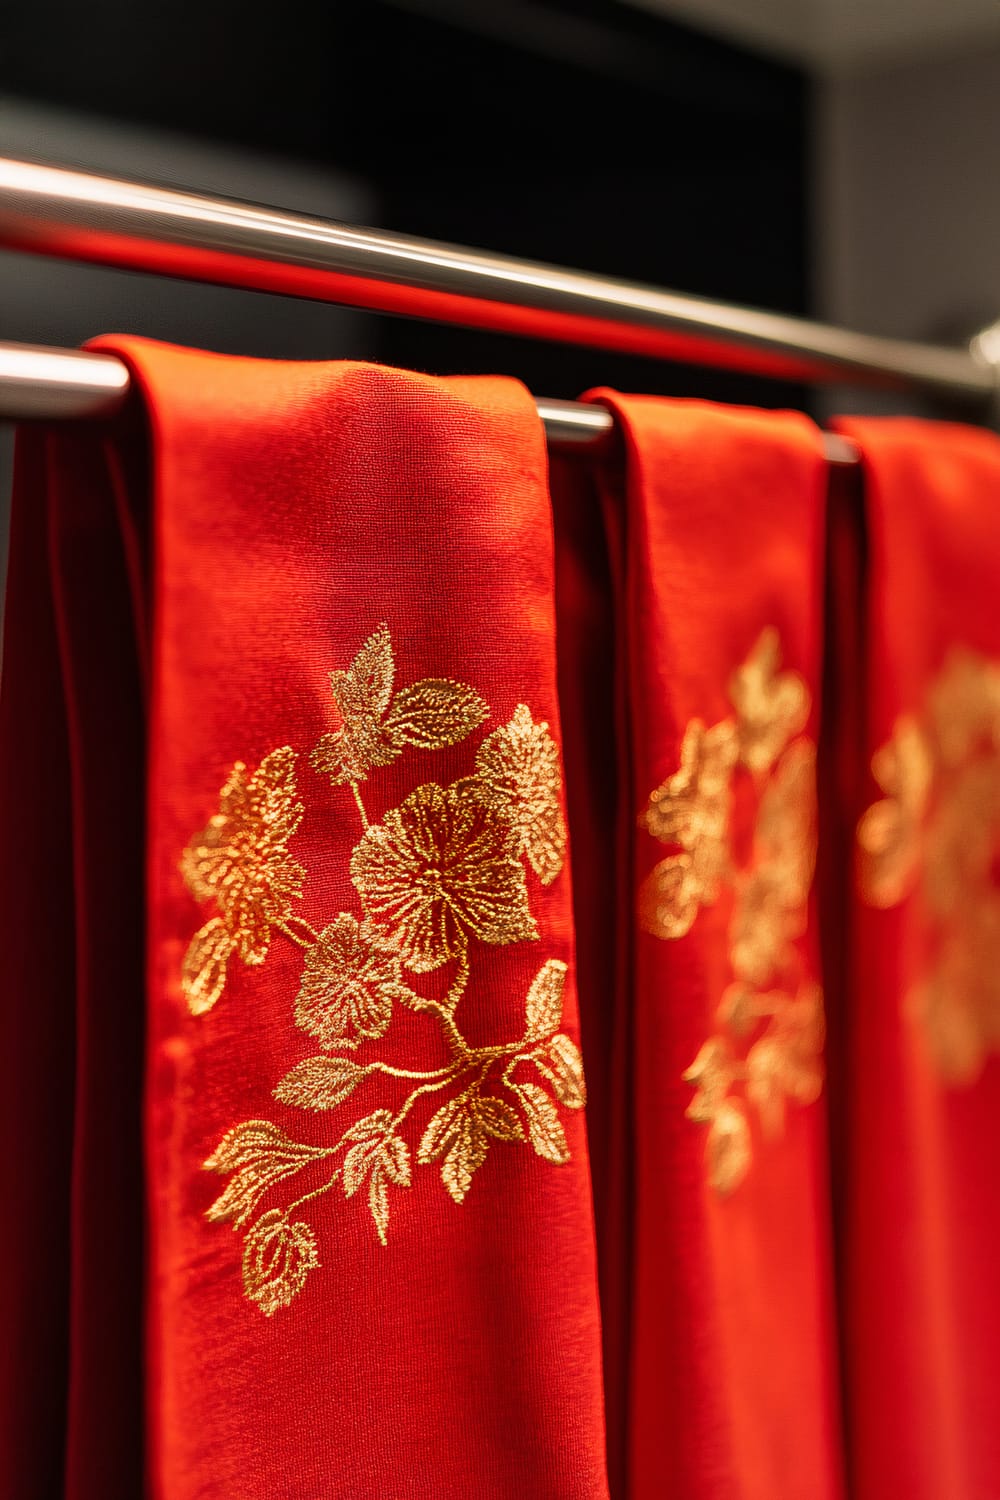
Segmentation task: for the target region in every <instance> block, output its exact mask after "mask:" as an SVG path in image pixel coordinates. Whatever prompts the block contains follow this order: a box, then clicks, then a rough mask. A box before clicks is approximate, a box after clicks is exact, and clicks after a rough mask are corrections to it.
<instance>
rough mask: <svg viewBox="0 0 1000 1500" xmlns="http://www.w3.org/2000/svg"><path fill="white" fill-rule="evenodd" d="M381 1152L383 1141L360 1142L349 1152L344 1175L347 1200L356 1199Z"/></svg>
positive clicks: (345, 1159)
mask: <svg viewBox="0 0 1000 1500" xmlns="http://www.w3.org/2000/svg"><path fill="white" fill-rule="evenodd" d="M380 1150H381V1141H379V1140H377V1139H376V1140H367V1141H360V1142H359V1143H358V1145H356V1146H352V1147H351V1149H350V1151H348V1153H347V1155H346V1156H345V1157H344V1168H343V1174H342V1180H343V1184H344V1197H345V1198H353V1197H354V1194H355V1193H356V1192H357V1190H358V1188H359V1187H360V1186H361V1184H362V1183H363V1182H364V1180H365V1178H366V1177H367V1176H368V1173H369V1172H370V1171H371V1170H372V1168H373V1167H374V1165H375V1163H376V1162H377V1160H378V1157H379V1151H380Z"/></svg>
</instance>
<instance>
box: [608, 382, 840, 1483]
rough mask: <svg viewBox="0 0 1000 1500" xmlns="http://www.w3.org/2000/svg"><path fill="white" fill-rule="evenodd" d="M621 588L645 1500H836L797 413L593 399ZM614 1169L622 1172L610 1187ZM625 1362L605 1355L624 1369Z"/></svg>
mask: <svg viewBox="0 0 1000 1500" xmlns="http://www.w3.org/2000/svg"><path fill="white" fill-rule="evenodd" d="M589 399H591V400H597V401H601V402H603V403H604V404H606V405H608V406H610V408H611V409H612V411H613V412H614V414H615V416H616V419H617V422H618V424H619V427H620V429H621V432H622V436H623V442H624V449H625V459H624V473H623V477H622V474H621V471H617V472H616V471H615V470H613V469H612V468H611V467H610V466H609V468H608V470H607V473H606V475H605V479H604V492H605V507H606V514H607V520H608V528H609V536H610V539H611V551H612V556H613V557H614V559H615V563H616V570H617V573H618V585H617V592H618V598H619V621H618V630H619V634H620V637H621V639H622V641H623V648H622V655H621V658H620V662H621V670H622V671H623V673H624V678H623V680H622V682H621V683H620V704H621V707H620V713H621V714H622V715H624V717H625V720H626V724H625V728H624V732H623V734H622V743H623V745H625V746H627V747H628V754H629V760H630V763H629V766H628V770H627V781H628V783H629V785H630V786H631V788H632V801H631V804H630V805H626V806H624V807H623V808H622V819H623V831H622V843H621V848H622V860H623V864H622V867H621V878H623V879H624V880H625V881H626V886H627V892H628V902H627V915H626V916H625V917H624V918H623V920H625V921H627V924H628V933H629V934H630V937H629V939H628V941H629V942H630V947H631V957H630V960H626V961H623V962H622V964H621V973H622V975H623V976H628V977H627V978H626V977H623V980H622V983H623V984H624V985H625V986H626V987H627V990H628V991H629V993H626V994H620V995H617V996H616V1005H618V1006H621V1007H622V1008H623V1010H625V1009H626V1008H628V1011H629V1018H628V1021H627V1022H626V1023H625V1025H626V1027H627V1032H628V1036H627V1041H626V1043H625V1044H624V1045H626V1046H627V1050H628V1058H627V1067H628V1073H629V1077H630V1082H631V1113H630V1119H629V1122H628V1134H629V1137H630V1150H629V1168H630V1171H631V1174H632V1179H633V1181H632V1187H631V1192H630V1202H631V1210H630V1211H631V1215H632V1218H631V1223H630V1226H629V1231H630V1235H631V1252H630V1257H631V1259H630V1266H629V1269H628V1276H629V1283H630V1285H629V1292H628V1301H629V1312H628V1319H629V1326H628V1329H627V1336H625V1337H622V1338H620V1339H619V1340H618V1348H619V1351H620V1352H619V1358H623V1359H624V1361H625V1368H624V1369H615V1368H609V1371H608V1381H609V1388H614V1387H615V1386H616V1383H618V1382H622V1383H624V1384H625V1385H626V1386H627V1392H628V1396H627V1401H624V1402H622V1403H621V1404H620V1406H619V1407H618V1408H610V1409H609V1426H610V1431H609V1463H610V1468H611V1473H612V1482H613V1488H615V1486H617V1492H618V1493H621V1494H627V1495H628V1496H629V1497H630V1500H644V1497H649V1500H653V1497H660V1496H662V1495H664V1494H668V1493H673V1492H676V1493H684V1494H690V1495H697V1496H699V1497H720V1500H721V1497H727V1500H729V1497H737V1496H738V1497H741V1500H777V1497H788V1500H793V1497H800V1496H803V1495H810V1496H816V1497H835V1496H839V1495H840V1494H841V1480H840V1459H839V1440H840V1434H839V1421H838V1415H837V1399H836V1391H837V1378H838V1377H837V1368H836V1357H835V1333H834V1310H833V1300H832V1264H831V1260H832V1253H831V1246H830V1240H829V1223H828V1186H827V1164H826V1135H825V1121H824V1106H823V1100H822V1097H821V1096H822V1090H823V1068H824V1064H823V1040H824V1019H823V999H822V991H821V986H820V975H819V962H818V952H817V938H816V926H815V920H814V915H813V910H814V898H813V894H812V877H813V861H814V855H815V821H816V807H815V802H816V794H815V743H816V737H817V723H818V710H819V704H818V695H819V694H818V689H819V680H820V656H821V608H822V598H821V582H820V580H821V567H822V527H823V508H824V493H825V484H826V466H825V463H824V460H823V455H822V448H821V442H820V435H819V433H818V432H817V430H816V429H815V428H814V427H813V426H812V424H811V423H809V422H808V421H807V420H806V419H805V418H803V417H801V416H799V415H797V414H793V413H769V412H756V411H748V410H738V409H737V410H733V409H722V408H717V407H713V406H710V405H708V404H706V403H702V402H696V401H666V400H658V399H655V398H646V397H635V396H628V397H626V396H620V395H617V394H615V393H613V392H610V391H596V392H592V393H591V395H590V397H589ZM619 1170H621V1167H619ZM610 1347H611V1341H609V1348H610Z"/></svg>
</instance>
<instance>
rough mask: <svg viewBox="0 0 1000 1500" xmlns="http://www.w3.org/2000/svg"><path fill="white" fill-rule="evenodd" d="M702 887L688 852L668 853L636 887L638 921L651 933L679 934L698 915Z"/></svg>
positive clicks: (669, 937) (656, 934)
mask: <svg viewBox="0 0 1000 1500" xmlns="http://www.w3.org/2000/svg"><path fill="white" fill-rule="evenodd" d="M700 899H701V887H700V885H699V882H698V879H697V877H696V875H695V871H694V865H693V863H692V860H691V856H690V855H689V854H671V855H670V856H669V857H668V858H667V859H661V860H660V863H659V864H658V865H656V866H654V868H653V869H652V870H651V871H650V873H649V874H648V875H647V876H646V879H645V880H644V881H643V882H642V885H641V886H640V887H639V925H640V927H641V928H642V930H643V931H644V932H648V933H650V934H651V935H652V936H653V937H656V938H664V939H672V938H680V937H683V936H684V935H685V933H687V932H690V931H691V928H692V926H693V924H694V919H695V917H696V916H697V915H698V904H699V901H700Z"/></svg>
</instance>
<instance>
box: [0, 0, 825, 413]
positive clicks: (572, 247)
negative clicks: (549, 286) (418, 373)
mask: <svg viewBox="0 0 1000 1500" xmlns="http://www.w3.org/2000/svg"><path fill="white" fill-rule="evenodd" d="M3 9H4V14H3V16H2V18H0V91H2V92H4V93H7V94H8V95H10V96H14V97H15V98H20V99H23V100H30V101H32V102H35V103H42V102H44V103H50V104H55V105H59V106H70V107H72V108H74V109H77V110H82V111H94V112H96V113H98V114H100V115H102V116H104V117H105V118H108V117H111V118H113V119H117V120H120V121H122V122H126V123H127V122H134V123H136V124H140V125H143V126H156V127H167V128H169V129H170V130H173V131H183V132H185V133H188V134H190V135H192V136H195V137H198V138H200V139H202V140H208V141H214V142H220V143H227V144H230V145H239V146H242V147H247V148H251V149H254V150H263V151H267V152H270V153H275V152H277V153H281V154H283V155H285V156H287V157H288V158H290V159H295V160H297V161H309V162H313V163H316V164H323V165H331V166H334V167H336V168H337V169H340V170H343V171H345V172H348V173H350V174H353V175H355V176H356V177H358V178H360V179H363V180H364V181H365V182H366V183H368V184H370V185H371V187H372V188H373V190H374V198H375V201H376V202H377V203H378V204H379V218H380V222H381V225H383V226H385V227H393V228H398V229H401V230H405V231H407V232H409V233H413V234H417V235H427V236H430V237H433V238H437V239H444V240H451V241H456V242H460V243H466V244H471V245H476V246H482V247H485V248H489V249H494V250H498V251H505V252H508V253H512V254H515V255H524V256H528V257H531V258H535V259H542V260H549V261H553V262H556V263H562V264H566V265H571V266H576V267H579V268H582V269H587V270H595V271H601V272H605V273H609V274H612V275H620V276H623V277H627V278H630V279H637V280H645V281H650V282H654V283H657V284H659V285H662V286H667V287H673V288H676V289H678V290H683V291H690V292H697V293H702V294H705V295H709V296H712V297H718V298H722V299H726V300H734V301H742V302H747V303H750V304H756V305H759V306H764V307H769V308H775V309H780V310H782V311H787V312H795V313H806V312H808V311H809V268H808V264H807V197H806V186H807V184H806V163H807V160H808V155H809V152H808V146H809V143H808V139H807V121H808V118H809V102H810V101H809V84H808V81H807V79H806V77H805V75H804V74H803V73H801V72H800V71H798V70H796V69H794V68H791V67H785V66H783V65H780V64H778V63H775V62H773V61H770V60H766V59H764V58H762V57H758V56H755V55H752V54H750V53H748V52H744V51H741V50H739V49H737V48H734V47H732V46H730V45H727V44H725V43H723V42H720V41H716V40H714V39H710V38H707V37H704V36H701V35H699V34H697V33H695V32H693V31H690V30H688V29H686V28H684V27H681V26H678V25H676V24H672V23H668V22H666V21H663V20H660V19H659V18H658V17H656V16H653V15H651V14H649V13H647V12H644V11H640V10H634V9H631V8H630V7H629V6H627V5H625V4H620V3H614V0H467V3H461V0H458V3H456V0H370V3H357V0H352V3H341V4H337V3H336V0H325V3H322V4H321V3H315V4H305V5H303V4H298V5H291V6H289V5H273V6H271V7H270V8H269V9H268V10H267V11H266V12H254V11H252V10H248V9H247V8H246V7H245V6H240V5H236V4H218V3H216V4H206V3H196V0H159V3H154V4H150V3H136V0H99V3H90V4H84V5H81V4H80V3H79V0H48V3H43V4H39V5H35V6H21V5H18V6H16V7H13V6H10V5H8V6H6V7H4V8H3ZM255 16H256V17H257V19H255ZM289 206H291V205H289ZM94 331H97V330H94ZM247 352H254V351H253V350H252V349H248V350H247ZM341 352H342V351H341V350H339V349H336V348H331V349H329V351H328V353H329V356H330V357H336V356H337V355H338V354H340V353H341ZM371 352H372V354H373V355H374V357H376V358H378V359H381V360H385V361H388V362H392V363H397V364H402V365H407V366H410V367H412V368H418V369H424V370H430V371H434V372H437V373H447V372H452V373H457V372H472V371H478V370H483V371H493V372H501V373H510V374H515V375H518V376H520V377H521V378H522V379H524V380H526V381H527V383H528V384H529V385H530V386H531V387H532V388H533V389H534V390H535V391H536V392H538V393H540V394H546V395H551V396H566V397H571V396H574V395H576V394H578V393H579V392H580V391H582V390H584V389H586V388H587V387H588V386H590V385H597V384H611V385H616V386H618V387H620V388H625V389H643V390H646V391H650V392H661V393H667V394H670V393H676V394H689V395H705V396H710V397H714V398H719V399H724V400H747V401H753V402H756V403H758V404H798V405H802V404H803V401H804V400H805V393H803V392H802V391H799V390H794V389H790V388H788V387H779V386H776V385H774V384H773V383H770V382H766V381H763V380H761V381H756V380H752V379H748V378H746V377H737V376H732V375H723V374H719V373H715V372H708V371H695V370H689V369H682V368H679V367H677V366H669V365H662V364H657V363H655V362H653V361H647V360H642V359H638V358H632V357H626V356H616V355H608V354H604V353H601V352H599V351H585V350H579V349H571V348H565V347H562V348H560V347H554V346H551V347H550V346H545V345H542V344H532V343H527V342H525V341H523V340H519V339H512V338H506V337H502V336H498V335H493V334H477V333H472V332H466V331H462V330H455V329H450V328H444V327H436V326H433V325H429V324H418V323H415V322H408V321H406V320H401V319H379V320H378V321H377V325H376V330H375V331H374V332H373V334H372V346H371Z"/></svg>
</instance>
